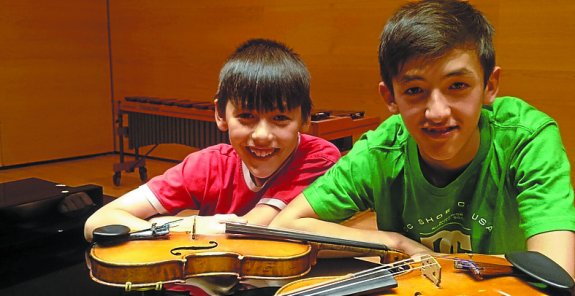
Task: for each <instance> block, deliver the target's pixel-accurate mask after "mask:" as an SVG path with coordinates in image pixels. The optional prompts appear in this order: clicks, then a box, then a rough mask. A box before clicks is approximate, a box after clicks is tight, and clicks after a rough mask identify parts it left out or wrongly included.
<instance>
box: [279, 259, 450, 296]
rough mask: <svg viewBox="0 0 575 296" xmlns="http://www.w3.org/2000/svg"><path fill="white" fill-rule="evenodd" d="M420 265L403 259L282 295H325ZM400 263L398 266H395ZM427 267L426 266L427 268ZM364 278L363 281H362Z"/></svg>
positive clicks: (401, 272)
mask: <svg viewBox="0 0 575 296" xmlns="http://www.w3.org/2000/svg"><path fill="white" fill-rule="evenodd" d="M418 262H419V263H421V262H422V261H416V260H414V259H412V258H409V259H405V260H401V261H398V262H395V263H392V264H383V265H381V266H377V267H374V268H370V269H367V270H363V271H360V272H357V273H355V274H353V275H352V276H351V277H345V278H343V279H342V280H340V281H333V282H329V283H323V284H319V285H317V286H313V287H311V288H309V289H300V290H299V291H298V290H296V291H293V292H290V293H287V294H284V296H289V295H298V294H299V293H301V292H305V293H306V294H305V295H310V296H312V295H317V293H325V292H330V291H332V290H334V289H341V288H345V287H349V286H351V285H359V284H362V283H365V282H367V281H372V280H377V279H385V278H389V277H395V276H396V275H398V274H403V273H405V272H406V271H411V270H413V271H415V270H419V269H422V268H424V266H425V265H424V264H423V263H422V264H421V265H420V266H417V267H410V269H408V270H400V271H389V270H390V269H394V268H403V267H405V266H410V264H412V263H418ZM397 263H400V264H397ZM429 265H434V266H437V265H439V263H437V261H434V263H432V264H429ZM429 265H427V266H429ZM383 271H388V273H384V274H382V275H378V273H381V272H383ZM371 275H373V276H374V277H371V278H366V277H368V276H371ZM362 278H365V279H362Z"/></svg>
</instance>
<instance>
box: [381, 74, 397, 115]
mask: <svg viewBox="0 0 575 296" xmlns="http://www.w3.org/2000/svg"><path fill="white" fill-rule="evenodd" d="M379 94H380V95H381V97H382V98H383V100H384V101H385V104H386V105H387V109H388V110H389V112H391V113H392V114H398V113H399V109H398V108H397V104H396V103H395V98H394V97H393V94H392V93H391V90H390V89H389V87H387V85H385V83H383V81H382V82H380V83H379Z"/></svg>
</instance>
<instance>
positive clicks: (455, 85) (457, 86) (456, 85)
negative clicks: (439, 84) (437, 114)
mask: <svg viewBox="0 0 575 296" xmlns="http://www.w3.org/2000/svg"><path fill="white" fill-rule="evenodd" d="M467 86H468V85H467V83H464V82H455V83H453V84H452V85H451V86H449V89H464V88H466V87H467Z"/></svg>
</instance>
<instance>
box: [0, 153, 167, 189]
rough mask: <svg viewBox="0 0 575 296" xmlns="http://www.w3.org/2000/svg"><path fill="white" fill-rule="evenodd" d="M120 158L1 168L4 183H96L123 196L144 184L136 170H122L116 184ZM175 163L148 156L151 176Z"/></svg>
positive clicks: (113, 155) (108, 155) (78, 184)
mask: <svg viewBox="0 0 575 296" xmlns="http://www.w3.org/2000/svg"><path fill="white" fill-rule="evenodd" d="M128 158H130V157H128ZM128 160H130V159H128ZM118 161H119V156H118V155H117V154H107V155H103V156H95V157H87V158H81V159H75V160H68V161H61V162H53V163H46V164H39V165H31V166H23V167H16V168H8V169H3V168H0V183H5V182H9V181H15V180H20V179H26V178H39V179H43V180H47V181H51V182H55V183H62V184H66V185H68V186H81V185H87V184H94V185H99V186H102V188H103V190H104V194H105V195H108V196H111V197H119V196H121V195H122V194H124V193H126V192H128V191H130V190H132V189H134V188H136V187H138V186H140V185H141V184H142V181H141V180H140V176H139V174H138V172H137V170H136V171H135V172H132V173H127V172H122V175H121V180H120V185H119V186H116V185H114V182H113V175H114V170H113V165H114V163H117V162H118ZM175 164H176V162H174V161H164V160H156V159H146V168H147V170H148V178H152V177H153V176H156V175H159V174H161V173H163V172H164V171H165V170H166V169H168V168H170V167H172V166H174V165H175Z"/></svg>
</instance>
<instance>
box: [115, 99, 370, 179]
mask: <svg viewBox="0 0 575 296" xmlns="http://www.w3.org/2000/svg"><path fill="white" fill-rule="evenodd" d="M116 110H117V121H116V124H117V128H116V132H117V135H118V144H119V154H120V161H119V162H118V163H115V164H114V176H113V181H114V184H115V185H116V186H118V185H120V180H121V174H122V171H126V172H133V171H134V170H135V169H136V168H137V169H138V172H139V174H140V180H142V181H146V180H147V179H148V176H147V169H146V162H145V161H146V160H145V159H146V157H148V155H149V154H150V153H151V152H152V151H153V150H154V149H155V148H156V147H157V146H158V145H160V144H168V143H173V144H183V145H186V146H190V147H195V148H198V149H202V148H205V147H208V146H212V145H215V144H218V143H228V142H229V139H228V135H227V133H224V132H222V131H220V130H219V129H218V127H217V125H216V122H215V118H214V110H215V106H214V103H213V102H205V101H191V100H182V99H163V98H154V97H126V98H124V100H119V101H117V109H116ZM126 121H127V122H126ZM126 123H127V124H126ZM379 123H380V119H379V118H378V117H368V116H364V112H363V111H325V110H324V111H314V112H313V113H312V120H311V125H310V128H309V131H307V133H309V134H311V135H314V136H317V137H321V138H324V139H326V140H328V141H330V142H332V143H334V144H335V145H336V146H337V147H338V148H339V150H340V151H342V153H345V152H346V151H347V150H349V149H351V146H352V145H353V139H354V137H357V136H359V135H361V134H363V133H364V132H366V131H368V130H370V129H375V128H376V127H377V126H378V125H379ZM125 138H127V139H128V147H129V148H130V149H133V150H134V160H133V161H126V160H125V154H126V153H125V147H124V139H125ZM144 146H152V147H151V148H150V149H149V150H148V151H147V152H146V153H145V154H143V155H142V154H140V151H139V148H141V147H144Z"/></svg>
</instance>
